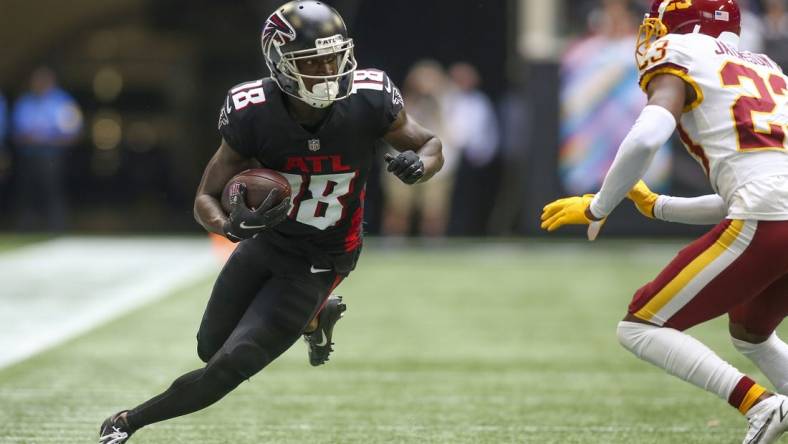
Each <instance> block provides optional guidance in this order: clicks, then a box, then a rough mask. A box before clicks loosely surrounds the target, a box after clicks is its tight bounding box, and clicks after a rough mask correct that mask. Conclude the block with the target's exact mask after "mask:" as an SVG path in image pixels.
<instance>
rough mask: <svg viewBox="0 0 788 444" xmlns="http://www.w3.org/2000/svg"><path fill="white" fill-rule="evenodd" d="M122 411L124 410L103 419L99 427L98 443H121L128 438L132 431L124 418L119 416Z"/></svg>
mask: <svg viewBox="0 0 788 444" xmlns="http://www.w3.org/2000/svg"><path fill="white" fill-rule="evenodd" d="M124 413H126V410H124V411H122V412H118V413H116V414H114V415H112V416H110V417H109V418H107V419H106V420H104V423H103V424H101V429H99V441H98V442H99V444H123V443H125V442H126V441H128V440H129V438H130V437H131V434H132V433H134V431H133V430H131V428H130V427H129V424H128V423H127V422H126V419H125V418H121V417H120V415H122V414H124Z"/></svg>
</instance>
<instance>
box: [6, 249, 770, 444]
mask: <svg viewBox="0 0 788 444" xmlns="http://www.w3.org/2000/svg"><path fill="white" fill-rule="evenodd" d="M13 244H14V242H12V241H9V240H7V239H6V240H4V239H0V246H3V245H13ZM680 245H681V244H680V243H676V242H667V243H663V244H656V243H654V242H653V241H649V243H642V242H638V241H630V242H614V241H607V240H602V241H600V242H597V243H596V244H589V243H587V242H584V241H579V240H578V241H558V242H553V243H548V242H541V241H540V242H533V241H525V242H519V241H518V242H516V243H513V244H511V245H506V244H503V243H498V244H496V245H495V246H488V245H484V244H462V245H455V246H451V247H445V246H443V247H438V248H429V249H424V248H422V249H414V248H407V247H400V248H393V249H386V248H383V246H382V245H381V244H379V243H371V244H370V245H368V247H367V248H366V251H365V253H364V255H363V256H362V260H361V263H360V266H359V268H358V269H357V271H356V272H355V273H354V274H353V275H352V276H351V278H350V279H349V280H347V281H346V282H345V283H343V284H342V285H341V286H340V288H339V291H337V293H338V294H342V295H343V296H345V300H346V301H347V302H348V306H349V308H348V312H347V315H346V317H345V318H344V319H343V320H342V321H341V323H340V324H339V326H338V329H337V331H336V334H335V341H336V342H337V346H336V349H337V351H336V353H335V355H334V356H333V357H332V360H331V361H330V362H329V363H328V365H327V366H324V367H321V368H317V369H315V368H312V367H310V366H309V365H308V362H307V359H306V347H305V345H304V344H303V343H298V344H296V346H294V347H293V348H292V349H291V350H290V351H289V352H287V353H286V354H285V355H284V356H283V357H282V358H280V360H278V361H276V362H275V363H274V364H272V365H271V366H270V367H269V368H267V369H265V370H264V371H263V372H262V373H260V374H259V375H257V376H255V377H254V378H252V379H251V381H249V382H246V383H244V384H243V385H241V387H239V389H238V390H236V391H235V392H233V393H232V394H230V395H229V396H228V397H227V398H225V399H224V400H222V401H221V402H220V403H219V404H217V405H215V406H212V407H211V408H209V409H207V410H204V411H202V412H199V413H197V414H194V415H189V416H186V417H182V418H178V419H176V420H172V421H168V422H165V423H161V424H156V425H153V426H151V427H149V428H146V429H143V430H142V431H140V432H139V433H138V434H136V435H135V436H134V437H133V439H132V440H130V444H135V443H167V444H178V443H238V442H244V443H247V442H248V443H310V444H312V443H314V444H317V443H343V444H344V443H359V444H361V443H365V444H372V443H401V442H408V443H490V444H492V443H496V444H498V443H638V444H646V443H715V444H717V443H737V442H741V439H742V437H743V433H744V430H745V421H744V420H743V419H742V418H741V416H740V415H739V414H738V413H737V412H735V411H734V410H733V409H731V408H730V407H729V406H727V404H726V403H725V402H723V401H722V400H719V399H717V398H716V397H714V396H712V395H709V394H705V393H702V392H701V391H700V390H697V389H695V388H693V387H691V386H690V385H689V384H686V383H682V382H680V381H678V380H675V379H674V378H671V377H668V376H666V375H664V374H663V373H662V372H661V371H659V370H657V369H655V368H652V367H651V366H649V365H647V364H645V363H643V362H641V361H638V360H637V359H635V358H634V357H632V356H630V355H629V353H627V352H626V351H624V350H623V349H622V348H620V346H619V345H618V343H617V341H616V338H615V325H616V323H617V321H618V320H619V319H620V318H621V317H622V315H623V313H624V310H625V307H626V305H627V303H628V302H629V299H630V297H631V294H632V293H633V291H634V290H635V289H636V288H637V287H638V286H640V285H641V284H642V283H643V282H645V281H647V280H649V279H651V278H652V277H653V276H654V275H655V274H656V273H657V272H658V270H659V269H660V268H661V266H662V265H663V264H664V263H665V262H666V261H667V260H669V259H670V257H672V255H673V254H674V253H675V252H676V251H677V250H678V249H679V247H680ZM7 248H12V247H10V246H8V247H7ZM6 251H13V250H6ZM6 251H0V255H2V253H5V252H6ZM214 277H215V273H213V274H210V275H205V276H204V277H202V278H200V279H198V280H197V281H196V282H192V283H191V284H189V285H187V286H186V287H184V288H181V289H179V290H178V291H176V292H174V293H173V294H171V295H168V296H166V297H165V298H164V299H161V300H159V301H157V302H155V303H152V304H150V305H146V306H143V307H142V308H139V309H136V310H135V311H133V312H130V313H127V314H126V315H123V316H122V317H120V318H119V319H117V320H114V321H112V322H111V323H109V324H106V325H104V326H101V327H99V328H97V329H94V330H91V331H89V332H87V333H85V334H83V335H82V336H80V337H78V338H76V339H73V340H70V341H68V342H66V343H64V344H62V345H59V346H56V347H55V348H52V349H50V350H48V351H45V352H43V353H41V354H39V355H36V356H34V357H32V358H30V359H28V360H25V361H23V362H21V363H18V364H16V365H13V366H11V367H7V368H4V369H0V443H2V444H11V443H14V444H23V443H24V444H32V443H58V444H66V443H90V442H95V440H96V439H95V437H96V434H97V429H98V425H99V423H100V422H101V420H102V419H103V418H104V417H105V416H106V415H108V414H109V413H112V412H114V411H117V410H119V409H121V408H128V407H130V406H132V405H134V404H136V403H139V402H141V401H143V400H145V399H147V398H148V397H149V396H152V395H154V394H156V393H158V392H159V391H161V390H162V389H164V388H166V386H167V385H168V384H169V383H170V382H171V381H172V379H174V377H176V376H178V375H180V374H181V373H183V372H185V371H188V370H191V369H193V368H197V367H198V366H200V362H199V361H198V359H197V357H196V352H195V339H194V334H195V332H196V328H197V326H198V323H199V320H200V316H201V313H202V309H203V307H204V304H205V301H206V300H207V297H208V294H209V291H210V287H211V284H212V282H213V279H214ZM63 285H67V283H63ZM692 333H693V334H694V335H695V336H697V337H699V338H700V339H701V340H703V341H705V342H706V343H707V344H708V345H710V346H711V347H712V348H713V349H714V350H716V351H717V352H719V353H720V354H721V355H722V356H723V357H725V358H727V359H729V360H730V361H731V362H732V363H733V364H734V365H736V366H738V367H739V368H740V369H742V370H743V371H745V372H750V373H752V374H754V376H755V377H756V378H758V379H759V380H760V381H763V382H765V381H764V380H763V377H762V376H761V375H760V374H759V373H756V372H754V371H753V367H752V365H751V364H750V363H749V362H748V361H746V360H745V359H744V358H742V357H740V356H739V355H737V354H736V353H735V351H734V350H733V347H732V346H731V345H730V342H729V339H728V337H727V329H726V326H725V321H724V320H723V319H719V320H716V321H714V322H712V323H710V324H709V325H705V326H702V327H700V328H696V329H694V330H692Z"/></svg>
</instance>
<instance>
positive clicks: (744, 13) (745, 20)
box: [737, 0, 764, 52]
mask: <svg viewBox="0 0 788 444" xmlns="http://www.w3.org/2000/svg"><path fill="white" fill-rule="evenodd" d="M737 2H738V3H739V7H740V8H741V36H740V39H739V49H743V50H745V51H752V52H763V51H764V34H763V33H764V30H763V20H762V19H761V16H760V15H759V14H758V8H757V7H758V4H757V2H754V1H752V0H737Z"/></svg>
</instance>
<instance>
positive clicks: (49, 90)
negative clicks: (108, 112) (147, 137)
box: [11, 67, 82, 232]
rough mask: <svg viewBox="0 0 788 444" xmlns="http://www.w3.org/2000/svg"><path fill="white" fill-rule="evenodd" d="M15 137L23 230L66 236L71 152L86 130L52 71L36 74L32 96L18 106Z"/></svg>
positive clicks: (15, 112)
mask: <svg viewBox="0 0 788 444" xmlns="http://www.w3.org/2000/svg"><path fill="white" fill-rule="evenodd" d="M11 125H12V126H11V132H12V134H13V138H14V142H15V145H16V149H17V155H16V159H17V162H16V177H17V179H18V186H17V187H16V190H17V197H18V206H19V220H18V223H19V229H20V230H25V231H30V230H41V229H46V230H49V231H53V232H56V231H62V230H63V229H64V228H65V226H66V194H65V181H64V162H65V154H66V149H67V148H68V147H70V146H71V145H73V144H74V142H75V141H76V139H77V137H78V136H79V133H80V130H81V129H82V113H81V112H80V110H79V107H78V105H77V103H76V102H75V101H74V99H73V98H72V97H71V96H70V95H69V94H68V93H66V92H65V91H63V90H62V89H60V88H58V86H57V79H56V77H55V73H54V72H52V70H51V69H49V68H46V67H41V68H38V69H36V70H35V71H34V72H33V74H32V75H31V78H30V92H29V93H27V94H24V95H23V96H22V97H20V98H19V99H18V100H17V101H16V103H15V104H14V109H13V115H12V122H11Z"/></svg>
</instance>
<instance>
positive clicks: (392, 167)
mask: <svg viewBox="0 0 788 444" xmlns="http://www.w3.org/2000/svg"><path fill="white" fill-rule="evenodd" d="M383 159H384V160H385V161H386V162H388V164H389V166H388V167H387V168H386V170H388V172H389V173H392V174H394V175H395V176H397V177H399V180H401V181H403V182H405V183H406V184H408V185H413V184H414V183H416V182H418V181H419V179H421V178H422V176H424V162H422V161H421V159H419V155H418V154H416V153H414V152H413V151H410V150H408V151H404V152H402V153H399V154H398V155H397V157H394V156H392V155H391V154H388V153H386V155H385V156H383Z"/></svg>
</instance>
